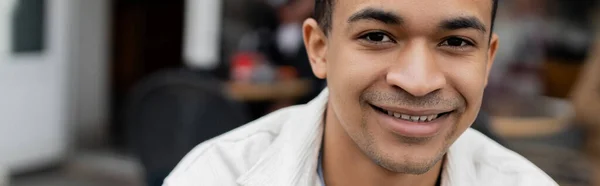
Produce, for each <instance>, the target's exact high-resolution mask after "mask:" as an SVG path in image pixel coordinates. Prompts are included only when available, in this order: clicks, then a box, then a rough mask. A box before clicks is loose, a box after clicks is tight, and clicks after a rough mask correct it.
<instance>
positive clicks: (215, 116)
mask: <svg viewBox="0 0 600 186" xmlns="http://www.w3.org/2000/svg"><path fill="white" fill-rule="evenodd" d="M223 90H224V89H223V85H222V84H221V83H220V82H219V81H218V80H216V79H215V78H213V77H212V76H211V75H209V74H208V73H203V72H200V73H198V72H192V71H188V70H183V69H181V70H166V71H162V72H159V73H156V74H154V75H151V76H150V77H148V78H147V79H146V80H144V81H142V82H141V83H140V84H139V85H138V86H136V87H135V89H134V91H133V92H132V94H131V95H130V97H129V100H128V107H127V111H126V119H127V122H126V124H127V127H128V129H129V130H128V134H129V135H128V136H129V139H130V145H131V148H132V149H133V151H134V153H135V154H136V155H137V156H138V157H139V158H140V160H141V162H142V164H143V166H144V168H145V170H146V176H147V177H146V180H147V184H148V185H152V186H153V185H161V184H162V181H163V179H164V178H165V177H166V176H167V175H168V174H169V172H170V171H171V170H172V169H173V168H174V167H175V166H176V164H177V163H178V162H179V161H180V160H181V159H182V158H183V156H184V155H185V154H186V153H188V152H189V151H190V150H191V149H192V148H193V147H195V146H196V145H198V144H199V143H201V142H203V141H205V140H208V139H210V138H213V137H215V136H217V135H220V134H222V133H224V132H227V131H229V130H231V129H234V128H236V127H238V126H240V125H242V124H244V123H245V122H246V118H247V117H246V113H245V112H244V109H243V108H242V107H241V106H240V105H239V104H237V103H235V102H233V101H231V100H230V99H229V98H227V97H226V96H225V95H227V94H225V93H224V92H223Z"/></svg>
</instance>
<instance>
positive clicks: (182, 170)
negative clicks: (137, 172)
mask: <svg viewBox="0 0 600 186" xmlns="http://www.w3.org/2000/svg"><path fill="white" fill-rule="evenodd" d="M496 6H497V2H495V1H492V0H317V1H316V2H315V19H307V20H306V21H305V22H304V25H303V34H304V44H305V46H306V48H307V52H308V56H309V61H310V64H311V66H312V70H313V72H314V74H315V75H316V76H317V77H319V78H322V79H326V80H327V83H328V88H327V89H325V90H324V91H323V92H322V93H321V95H319V96H318V97H317V98H315V99H314V100H313V101H311V102H310V103H308V104H306V105H302V106H295V107H291V108H286V109H283V110H280V111H277V112H275V113H272V114H270V115H268V116H266V117H263V118H261V119H259V120H257V121H254V122H252V123H250V124H247V125H245V126H243V127H240V128H239V129H236V130H234V131H231V132H229V133H227V134H224V135H222V136H220V137H217V138H214V139H212V140H209V141H207V142H204V143H202V144H201V145H199V146H198V147H196V148H195V149H194V150H193V151H192V152H191V153H190V154H188V156H187V157H186V158H184V160H183V161H182V162H181V163H180V164H179V165H178V167H177V168H176V169H175V170H174V171H173V172H172V173H171V175H170V176H169V177H168V178H167V179H166V180H165V185H170V186H175V185H245V186H284V185H285V186H288V185H327V186H354V185H357V186H358V185H361V186H362V185H369V186H370V185H376V186H387V185H394V186H396V185H410V186H433V185H443V186H467V185H475V186H479V185H486V186H489V185H498V186H506V185H511V186H514V185H523V186H532V185H536V186H537V185H543V186H546V185H557V184H556V183H555V182H554V181H553V180H552V179H551V178H550V177H548V176H547V175H546V174H545V173H543V172H542V171H541V170H540V169H538V168H537V167H535V166H534V165H533V164H531V163H530V162H528V161H527V160H526V159H524V158H523V157H521V156H519V155H517V154H516V153H514V152H511V151H509V150H507V149H505V148H504V147H502V146H500V145H498V144H497V143H495V142H493V141H492V140H490V139H489V138H487V137H485V136H483V135H482V134H480V133H478V132H476V131H474V130H472V129H469V126H470V125H471V124H472V123H473V121H474V119H475V117H476V115H477V113H478V112H479V108H480V105H481V99H482V95H483V90H484V87H485V85H486V83H487V78H488V73H489V70H490V67H491V66H492V62H493V59H494V55H495V52H496V50H497V48H498V37H497V36H496V35H494V34H491V31H492V22H493V17H494V10H495V9H496Z"/></svg>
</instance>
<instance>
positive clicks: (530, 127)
mask: <svg viewBox="0 0 600 186" xmlns="http://www.w3.org/2000/svg"><path fill="white" fill-rule="evenodd" d="M482 110H483V111H486V112H487V113H488V114H489V115H490V116H491V120H492V122H491V125H492V126H491V128H492V129H493V130H495V131H496V132H498V134H500V135H501V136H503V137H536V136H545V135H552V134H555V133H558V132H560V131H561V130H563V129H565V128H566V127H568V126H569V124H570V121H571V120H572V116H573V108H572V106H571V103H570V102H569V101H568V100H565V99H559V98H551V97H545V96H522V95H516V94H502V95H486V98H485V99H484V104H483V105H482Z"/></svg>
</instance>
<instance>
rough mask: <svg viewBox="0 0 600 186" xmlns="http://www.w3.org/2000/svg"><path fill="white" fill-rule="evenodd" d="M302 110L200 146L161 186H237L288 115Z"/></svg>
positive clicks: (289, 110) (284, 111) (280, 113)
mask: <svg viewBox="0 0 600 186" xmlns="http://www.w3.org/2000/svg"><path fill="white" fill-rule="evenodd" d="M302 107H303V106H293V107H288V108H285V109H282V110H279V111H276V112H274V113H271V114H269V115H267V116H264V117H262V118H260V119H258V120H256V121H253V122H250V123H248V124H246V125H244V126H241V127H239V128H237V129H234V130H232V131H230V132H227V133H225V134H223V135H221V136H218V137H216V138H213V139H211V140H208V141H206V142H203V143H201V144H200V145H198V146H196V147H195V148H194V149H193V150H192V151H190V152H189V153H188V154H187V155H186V156H185V157H184V158H183V160H182V161H181V162H180V163H179V164H178V165H177V167H175V169H174V170H173V171H172V172H171V174H170V175H169V176H168V177H167V178H166V179H165V182H164V185H171V186H173V185H177V186H179V185H183V186H185V185H198V184H200V185H210V184H216V183H218V184H220V185H236V183H235V180H236V179H237V178H238V177H239V176H240V175H242V174H243V173H245V172H246V171H248V170H249V169H250V168H251V167H252V165H254V164H255V163H256V162H257V161H258V160H259V158H260V157H261V156H262V153H263V152H265V151H266V150H267V149H268V147H269V146H270V145H271V144H272V143H273V141H274V140H275V139H277V138H278V137H279V132H280V131H281V128H282V127H283V124H284V123H286V121H287V120H288V119H289V118H290V116H291V114H293V113H295V112H296V111H297V110H298V109H301V108H302ZM226 183H229V184H226Z"/></svg>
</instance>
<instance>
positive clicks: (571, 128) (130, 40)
mask: <svg viewBox="0 0 600 186" xmlns="http://www.w3.org/2000/svg"><path fill="white" fill-rule="evenodd" d="M313 3H314V2H313V0H169V1H159V0H145V1H144V0H0V105H1V106H0V186H9V185H11V186H12V185H14V186H34V185H61V186H62V185H67V186H70V185H91V186H96V185H115V186H119V185H128V186H129V185H134V186H135V185H140V186H141V185H151V186H154V185H161V183H162V180H163V179H164V178H165V176H167V174H168V173H169V172H170V171H171V170H172V169H173V167H174V166H175V165H176V163H177V162H178V161H179V160H180V159H181V158H182V157H183V156H184V155H185V154H186V153H187V152H188V151H189V150H191V149H192V148H193V147H194V146H195V145H197V144H199V143H201V142H202V141H204V140H207V139H210V138H212V137H214V136H216V135H219V134H221V133H223V132H226V131H228V130H230V129H233V128H235V127H238V126H240V125H242V124H244V123H246V122H248V121H251V120H254V119H256V118H258V117H260V116H263V115H265V114H267V113H269V112H271V111H274V110H276V109H278V108H282V107H285V106H290V105H294V104H301V103H306V102H307V101H309V100H310V99H311V98H313V97H314V96H315V95H316V94H317V93H319V92H320V91H321V90H322V88H323V87H325V84H324V82H323V81H320V80H317V79H316V78H314V77H313V76H312V72H311V70H310V66H309V63H308V61H307V56H306V52H305V50H304V47H303V43H302V33H301V23H302V21H303V20H304V19H305V18H307V17H310V15H311V13H312V8H313ZM598 4H599V3H597V2H596V1H593V0H577V1H571V0H502V1H501V2H500V8H499V11H498V17H497V20H496V26H495V32H496V33H498V35H499V36H500V38H501V39H500V49H499V52H498V55H497V57H496V62H495V64H494V67H493V70H492V74H491V77H490V83H489V86H488V89H487V90H486V94H485V96H484V97H485V98H484V105H483V107H482V111H481V114H480V115H479V116H478V118H477V121H476V122H475V124H474V125H473V128H475V129H477V130H479V131H481V132H483V133H484V134H486V135H488V136H490V137H491V138H492V139H494V140H496V141H498V142H499V143H501V144H503V145H505V146H506V147H508V148H510V149H512V150H515V151H516V152H518V153H520V154H522V155H523V156H525V157H526V158H528V159H530V160H531V161H532V162H534V163H535V164H536V165H538V166H539V167H540V168H542V169H543V170H544V171H546V172H547V173H548V174H549V175H550V176H551V177H553V178H554V179H555V180H556V181H558V182H559V184H560V185H600V180H595V179H598V178H600V173H598V172H597V171H598V170H600V162H599V161H598V160H600V135H599V134H600V118H599V116H600V76H599V75H598V74H600V58H599V57H596V56H595V55H594V54H596V52H600V39H595V38H596V36H595V35H596V33H597V32H598V31H600V29H599V28H600V27H598V25H597V24H598V21H596V20H598V18H600V14H599V15H595V14H596V12H598V11H600V9H598V8H595V7H599V6H598ZM595 51H596V52H595ZM597 136H598V137H597Z"/></svg>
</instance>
